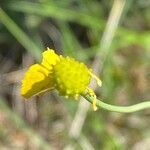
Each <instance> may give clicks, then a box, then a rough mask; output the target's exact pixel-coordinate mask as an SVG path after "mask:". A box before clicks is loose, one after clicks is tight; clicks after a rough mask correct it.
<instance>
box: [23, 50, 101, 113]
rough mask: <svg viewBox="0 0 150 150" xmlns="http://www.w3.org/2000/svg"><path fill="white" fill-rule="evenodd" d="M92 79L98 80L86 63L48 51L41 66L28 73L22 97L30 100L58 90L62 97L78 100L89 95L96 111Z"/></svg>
mask: <svg viewBox="0 0 150 150" xmlns="http://www.w3.org/2000/svg"><path fill="white" fill-rule="evenodd" d="M91 77H94V78H95V79H96V80H97V82H98V84H99V85H101V80H100V79H98V78H97V77H96V76H95V75H94V74H92V73H91V70H89V69H88V68H87V66H86V65H85V64H84V63H81V62H78V61H76V60H75V59H73V58H70V57H63V56H61V55H57V54H56V53H55V52H54V50H52V49H49V48H48V49H47V50H46V51H44V52H43V59H42V62H41V64H34V65H32V66H31V67H30V68H29V70H28V71H27V72H26V74H25V76H24V78H23V80H22V86H21V95H22V96H23V97H24V98H30V97H31V96H33V95H36V94H39V93H41V92H44V91H47V90H52V89H56V90H57V91H58V92H59V94H60V95H63V96H65V97H67V98H68V97H74V98H75V99H78V97H79V96H80V95H82V94H83V93H84V94H86V93H87V94H89V95H91V96H93V97H94V98H95V99H94V100H93V108H94V110H96V109H97V108H96V96H95V94H94V92H93V90H92V89H90V88H88V84H89V83H90V79H91Z"/></svg>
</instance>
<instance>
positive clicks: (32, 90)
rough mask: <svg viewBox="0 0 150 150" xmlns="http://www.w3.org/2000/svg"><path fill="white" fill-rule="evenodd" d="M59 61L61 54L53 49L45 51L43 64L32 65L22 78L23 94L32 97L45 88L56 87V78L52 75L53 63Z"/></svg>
mask: <svg viewBox="0 0 150 150" xmlns="http://www.w3.org/2000/svg"><path fill="white" fill-rule="evenodd" d="M57 61H59V56H58V55H57V54H55V52H54V51H53V50H51V49H48V50H47V51H45V52H43V60H42V63H41V64H35V65H32V66H31V67H30V68H29V70H28V71H27V72H26V74H25V76H24V79H23V80H22V86H21V95H22V96H23V97H25V98H30V97H31V96H33V95H36V94H38V93H40V92H43V91H45V90H51V89H54V85H55V83H54V78H53V76H52V72H53V65H55V64H56V62H57Z"/></svg>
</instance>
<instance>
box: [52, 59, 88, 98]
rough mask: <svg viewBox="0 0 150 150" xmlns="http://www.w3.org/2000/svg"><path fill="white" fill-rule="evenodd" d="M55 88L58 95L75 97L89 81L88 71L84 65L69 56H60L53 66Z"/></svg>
mask: <svg viewBox="0 0 150 150" xmlns="http://www.w3.org/2000/svg"><path fill="white" fill-rule="evenodd" d="M54 78H55V83H56V89H57V90H58V91H59V94H60V95H64V96H66V97H70V96H73V97H75V98H77V97H78V96H79V95H80V94H81V93H82V92H84V90H85V89H86V87H87V85H88V84H89V82H90V78H91V76H90V73H89V70H88V68H87V67H86V65H84V64H83V63H80V62H78V61H76V60H74V59H73V58H70V57H66V58H64V57H60V61H59V63H57V64H56V65H55V66H54Z"/></svg>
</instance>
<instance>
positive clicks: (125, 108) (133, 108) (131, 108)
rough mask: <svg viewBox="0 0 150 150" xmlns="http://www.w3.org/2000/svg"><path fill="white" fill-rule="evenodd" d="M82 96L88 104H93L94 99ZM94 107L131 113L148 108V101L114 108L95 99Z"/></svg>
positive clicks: (149, 102)
mask: <svg viewBox="0 0 150 150" xmlns="http://www.w3.org/2000/svg"><path fill="white" fill-rule="evenodd" d="M82 96H83V97H84V98H85V99H86V100H87V101H89V102H90V103H93V100H94V98H93V97H91V96H90V95H87V94H83V95H82ZM96 106H97V108H99V109H104V110H108V111H112V112H118V113H133V112H136V111H140V110H143V109H148V108H150V101H145V102H141V103H138V104H135V105H131V106H116V105H111V104H107V103H104V102H102V101H101V100H99V99H97V101H96Z"/></svg>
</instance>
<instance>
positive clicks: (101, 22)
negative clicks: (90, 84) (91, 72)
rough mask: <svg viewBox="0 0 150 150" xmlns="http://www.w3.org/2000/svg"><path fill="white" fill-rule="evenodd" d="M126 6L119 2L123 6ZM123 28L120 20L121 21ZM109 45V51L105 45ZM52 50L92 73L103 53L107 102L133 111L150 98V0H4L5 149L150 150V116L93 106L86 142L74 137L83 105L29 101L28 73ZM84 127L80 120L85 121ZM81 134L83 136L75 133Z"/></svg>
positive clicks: (0, 69)
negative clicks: (23, 87) (25, 90)
mask: <svg viewBox="0 0 150 150" xmlns="http://www.w3.org/2000/svg"><path fill="white" fill-rule="evenodd" d="M117 2H118V3H117ZM114 3H115V5H117V4H119V3H120V4H121V5H122V4H123V3H124V5H123V9H122V10H121V16H120V18H119V25H118V26H117V28H116V30H115V32H114V35H113V33H111V32H110V33H109V34H108V33H107V37H109V36H110V37H111V36H112V39H110V40H109V38H108V39H107V40H108V43H109V42H110V46H109V47H108V48H107V49H103V47H105V45H107V42H106V41H105V40H102V39H105V38H104V35H105V33H106V25H107V26H109V27H110V29H111V27H112V28H113V24H112V25H111V24H109V23H110V22H109V23H108V18H109V16H110V15H112V16H113V15H117V13H118V11H117V10H120V7H116V8H115V10H116V11H111V9H112V8H113V6H114ZM114 22H116V25H117V21H116V20H114ZM102 45H103V46H102ZM46 47H50V48H53V49H55V50H56V52H57V53H59V54H63V55H65V56H67V55H68V56H72V57H74V58H76V59H78V60H80V61H83V62H85V63H86V64H87V65H88V66H89V67H92V64H93V62H94V60H95V57H96V56H97V55H98V54H100V55H101V57H100V58H102V59H103V58H104V57H105V59H104V61H103V63H102V66H101V71H100V72H99V73H98V74H97V75H98V76H100V78H101V80H102V82H103V86H102V87H101V88H97V90H96V91H95V92H96V94H97V96H98V97H100V98H101V99H103V100H104V101H105V102H107V103H110V104H116V105H131V104H135V103H139V102H142V101H145V100H149V99H150V61H149V60H150V1H149V0H114V1H113V0H23V1H22V0H0V149H32V150H34V149H35V150H36V149H54V150H61V149H65V150H74V149H75V150H76V149H77V150H80V149H81V150H82V149H85V150H93V149H96V150H100V149H102V150H129V149H131V150H148V149H149V148H150V128H149V125H150V111H149V110H144V111H141V112H136V113H133V114H118V113H112V112H107V111H104V110H98V111H96V112H94V111H93V110H92V108H91V107H90V108H89V110H88V112H86V113H85V114H82V115H83V116H80V117H81V118H82V117H83V118H85V120H84V119H83V120H84V121H83V128H82V130H81V131H80V132H79V133H80V134H79V137H77V138H74V137H72V136H71V135H70V134H69V131H70V127H71V125H72V124H73V120H74V117H75V114H76V113H77V110H78V109H79V108H78V104H79V103H78V102H77V101H73V100H68V99H67V100H66V99H64V98H63V97H60V96H59V95H58V93H57V92H55V91H54V92H51V93H45V94H44V95H40V96H36V97H33V98H31V99H30V101H24V100H23V98H22V97H21V95H20V82H21V79H22V77H23V74H24V72H25V70H26V69H27V68H28V67H29V66H30V65H32V64H33V63H35V62H38V61H39V60H40V59H41V52H42V51H43V50H44V49H45V48H46ZM77 123H80V122H77ZM74 132H76V131H74Z"/></svg>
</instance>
